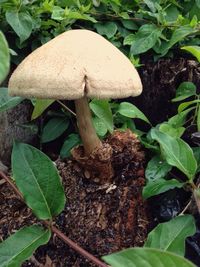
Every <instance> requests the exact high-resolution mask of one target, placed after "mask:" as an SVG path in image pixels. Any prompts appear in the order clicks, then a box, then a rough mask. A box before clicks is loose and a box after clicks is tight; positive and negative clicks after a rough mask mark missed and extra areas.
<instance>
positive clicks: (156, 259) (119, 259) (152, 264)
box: [102, 248, 195, 267]
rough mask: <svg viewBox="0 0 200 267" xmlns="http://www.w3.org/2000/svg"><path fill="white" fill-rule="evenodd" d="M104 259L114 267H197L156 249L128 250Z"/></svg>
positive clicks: (183, 259)
mask: <svg viewBox="0 0 200 267" xmlns="http://www.w3.org/2000/svg"><path fill="white" fill-rule="evenodd" d="M102 258H103V260H104V261H105V262H107V263H108V264H109V265H110V266H112V267H127V266H131V267H147V266H148V267H161V266H162V267H169V266H170V267H177V266H181V267H195V265H194V264H193V263H192V262H190V261H188V260H187V259H185V258H183V257H181V256H179V255H176V254H174V253H171V252H168V251H162V250H160V249H154V248H128V249H125V250H122V251H121V252H117V253H113V254H111V255H108V256H104V257H102ZM169 263H170V265H169Z"/></svg>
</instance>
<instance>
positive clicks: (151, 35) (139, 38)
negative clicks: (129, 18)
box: [131, 24, 162, 55]
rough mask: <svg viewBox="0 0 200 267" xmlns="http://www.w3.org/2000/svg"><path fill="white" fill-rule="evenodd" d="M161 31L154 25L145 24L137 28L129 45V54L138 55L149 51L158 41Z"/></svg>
mask: <svg viewBox="0 0 200 267" xmlns="http://www.w3.org/2000/svg"><path fill="white" fill-rule="evenodd" d="M161 33H162V30H161V29H160V28H158V27H157V26H156V25H154V24H145V25H143V26H141V27H140V28H139V30H138V31H137V33H136V34H135V38H134V40H133V42H132V45H131V54H132V55H138V54H141V53H144V52H146V51H148V50H149V49H151V48H152V47H153V46H154V45H155V44H156V42H157V41H158V39H159V37H160V35H161Z"/></svg>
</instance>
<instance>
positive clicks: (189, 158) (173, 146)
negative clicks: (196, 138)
mask: <svg viewBox="0 0 200 267" xmlns="http://www.w3.org/2000/svg"><path fill="white" fill-rule="evenodd" d="M151 137H152V139H154V140H156V141H157V142H158V143H159V144H160V146H161V148H162V149H163V154H164V156H165V159H166V161H167V163H168V164H170V165H172V166H175V167H177V168H178V169H179V170H180V171H182V172H183V173H184V174H185V175H186V176H187V177H188V179H189V180H192V179H193V178H194V176H195V173H196V170H197V162H196V160H195V157H194V154H193V151H192V149H191V147H190V146H189V145H188V144H187V143H186V142H184V141H183V140H182V139H180V138H173V137H171V136H169V135H167V134H164V133H161V132H159V131H158V130H157V129H155V128H154V129H152V130H151Z"/></svg>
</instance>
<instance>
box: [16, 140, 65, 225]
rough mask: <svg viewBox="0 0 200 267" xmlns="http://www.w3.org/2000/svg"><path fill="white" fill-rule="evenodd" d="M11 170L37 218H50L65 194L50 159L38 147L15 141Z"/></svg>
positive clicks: (59, 209) (63, 199)
mask: <svg viewBox="0 0 200 267" xmlns="http://www.w3.org/2000/svg"><path fill="white" fill-rule="evenodd" d="M19 159H20V164H19ZM12 172H13V177H14V179H15V182H16V184H17V187H18V188H19V190H20V192H21V193H22V195H23V197H24V200H25V202H26V204H27V205H28V206H29V207H30V208H31V209H32V210H33V212H34V214H35V215H36V216H37V217H38V218H39V219H41V220H46V219H52V217H53V216H55V215H58V214H59V213H60V212H61V211H62V210H63V208H64V205H65V195H64V190H63V187H62V184H61V181H60V176H59V174H58V171H57V169H56V167H55V165H54V164H53V162H52V161H51V160H50V159H49V158H48V157H47V156H46V155H45V154H44V153H42V152H41V151H40V150H38V149H36V148H34V147H32V146H30V145H27V144H23V143H18V142H15V143H14V146H13V151H12Z"/></svg>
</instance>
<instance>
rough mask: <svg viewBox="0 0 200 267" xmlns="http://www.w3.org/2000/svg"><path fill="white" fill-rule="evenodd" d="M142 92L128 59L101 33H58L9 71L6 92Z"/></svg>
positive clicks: (71, 95)
mask: <svg viewBox="0 0 200 267" xmlns="http://www.w3.org/2000/svg"><path fill="white" fill-rule="evenodd" d="M141 92H142V84H141V80H140V77H139V75H138V73H137V71H136V69H135V68H134V66H133V65H132V64H131V62H130V61H129V59H128V58H127V57H126V56H124V54H123V53H122V52H120V51H119V50H118V49H117V48H116V47H115V46H114V45H112V44H111V43H110V42H108V41H107V40H106V39H105V38H103V37H102V36H101V35H99V34H97V33H95V32H92V31H88V30H70V31H67V32H65V33H62V34H60V35H58V36H57V37H55V38H54V39H52V40H51V41H49V42H48V43H46V44H44V45H43V46H41V47H40V48H38V49H36V50H35V51H34V52H32V53H31V54H30V55H29V56H27V57H26V58H25V59H24V60H23V61H22V63H21V64H20V65H19V66H18V67H17V69H16V70H15V71H14V73H13V74H12V76H11V78H10V81H9V93H10V95H13V96H15V95H20V96H24V97H26V98H29V97H36V98H52V99H78V98H81V97H83V96H84V95H86V96H88V97H89V98H99V99H105V98H124V97H129V96H137V95H139V94H140V93H141Z"/></svg>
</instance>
